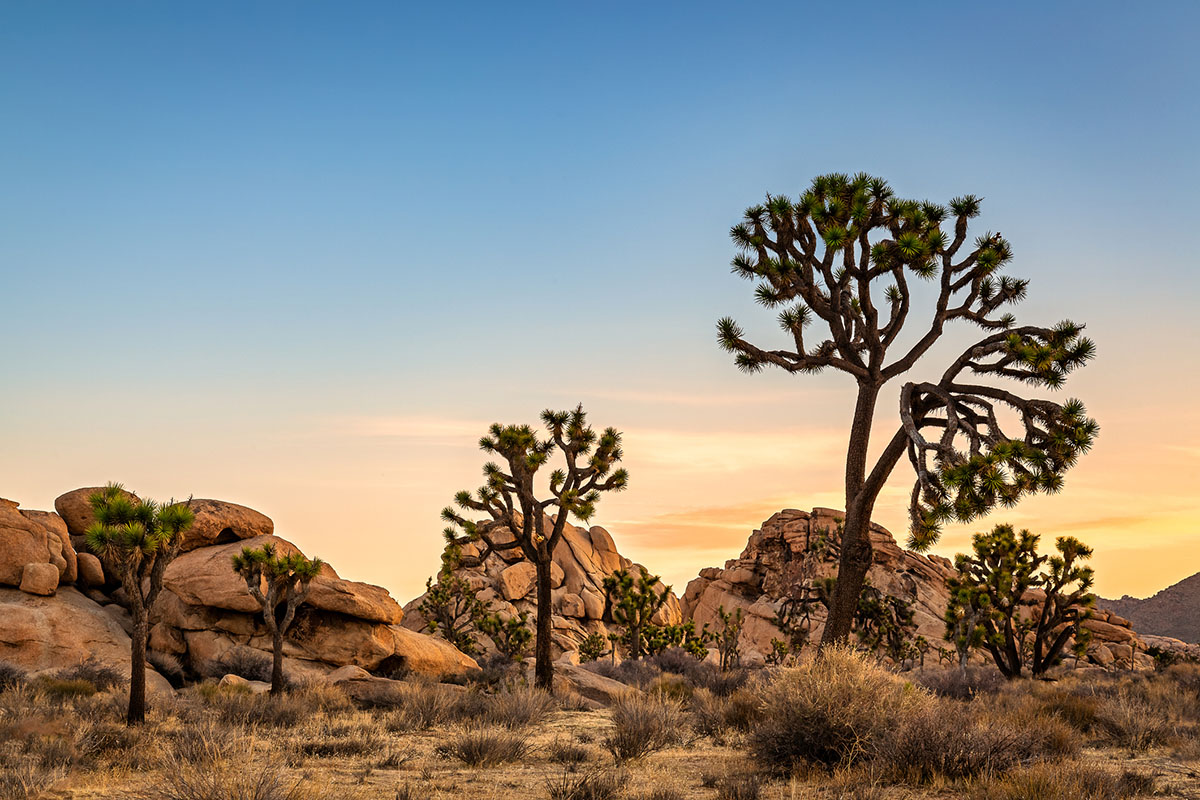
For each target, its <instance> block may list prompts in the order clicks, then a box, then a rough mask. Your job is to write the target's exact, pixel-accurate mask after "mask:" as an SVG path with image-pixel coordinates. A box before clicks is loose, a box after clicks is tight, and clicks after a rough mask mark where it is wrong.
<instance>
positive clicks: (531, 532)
mask: <svg viewBox="0 0 1200 800" xmlns="http://www.w3.org/2000/svg"><path fill="white" fill-rule="evenodd" d="M542 421H543V422H544V423H545V425H546V428H547V431H548V433H549V435H548V436H547V437H546V438H539V436H538V434H536V433H535V432H534V430H533V428H531V427H530V426H528V425H499V424H497V425H493V426H492V427H491V429H490V430H489V431H488V435H487V436H484V437H483V438H482V439H480V440H479V446H480V448H482V449H483V450H484V451H486V452H488V453H494V454H496V455H498V456H499V457H500V458H502V459H503V460H504V465H503V466H501V465H499V464H496V463H492V462H489V463H488V464H486V465H485V466H484V468H483V474H484V477H485V478H486V483H484V485H483V486H482V487H480V488H479V490H478V491H477V492H476V493H475V494H474V495H472V494H471V493H470V492H467V491H463V492H459V493H458V494H457V495H455V497H454V502H455V504H456V505H457V506H458V507H459V509H461V510H462V512H461V513H460V512H459V511H456V510H454V508H450V507H448V508H446V509H444V510H443V511H442V518H443V519H444V520H446V521H447V522H448V523H450V527H448V528H446V530H445V536H446V540H447V544H449V545H451V546H461V545H462V544H465V543H466V542H468V541H482V542H483V544H484V548H485V551H484V553H483V555H482V557H483V558H486V557H487V556H488V555H489V554H491V553H495V554H496V555H497V556H499V558H500V559H501V560H503V561H504V562H506V563H509V564H515V563H517V562H519V561H521V560H522V559H523V558H524V559H528V560H529V561H531V562H533V564H534V566H535V567H536V569H537V636H536V648H535V651H536V660H537V663H536V666H535V667H534V675H535V683H536V684H537V686H538V687H539V688H542V689H545V690H547V691H551V690H552V688H553V687H552V684H553V680H554V665H553V664H552V662H551V660H550V635H551V625H550V622H551V607H550V588H551V586H550V564H551V561H552V559H553V557H554V548H555V547H557V546H558V543H559V542H560V541H561V540H562V536H563V531H564V530H565V529H566V526H567V517H568V516H574V517H575V518H577V519H579V520H582V521H585V522H586V521H587V520H589V519H590V518H591V517H592V515H593V514H594V513H595V511H596V504H597V503H599V502H600V496H601V494H602V493H604V492H609V491H620V490H622V489H624V488H625V486H626V484H627V483H628V481H629V475H628V473H626V471H625V470H624V469H613V465H614V464H616V463H617V462H618V461H620V460H621V455H622V453H621V434H620V433H618V432H617V431H616V430H615V429H614V428H607V429H605V431H604V432H603V433H601V434H599V435H597V434H596V432H595V431H594V430H592V427H591V426H590V425H588V424H587V415H586V414H585V413H584V410H583V406H582V405H581V406H578V407H576V408H575V410H574V411H543V412H542ZM556 453H559V454H561V455H562V457H563V461H564V464H563V466H562V467H560V468H558V469H555V470H554V471H553V472H551V474H550V479H549V487H548V491H549V496H548V497H544V498H541V499H539V498H538V496H537V493H536V488H535V486H534V479H535V477H536V476H537V472H538V470H540V469H541V468H542V467H543V466H545V465H546V464H547V463H549V462H550V460H551V458H553V457H554V456H555V454H556ZM475 513H482V514H487V515H488V519H485V520H483V521H480V522H476V521H474V520H471V519H469V518H468V517H467V516H465V514H475ZM551 515H552V516H551Z"/></svg>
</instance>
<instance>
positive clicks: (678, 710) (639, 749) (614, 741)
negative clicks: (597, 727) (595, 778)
mask: <svg viewBox="0 0 1200 800" xmlns="http://www.w3.org/2000/svg"><path fill="white" fill-rule="evenodd" d="M610 712H611V716H612V722H613V730H612V733H610V734H609V735H608V737H607V738H606V739H605V740H604V746H605V747H606V748H608V752H610V753H612V755H613V758H615V759H616V760H617V762H618V763H622V762H625V761H632V760H634V759H638V758H642V757H644V756H646V755H648V754H650V753H653V752H655V751H658V750H662V749H663V748H664V747H667V746H669V745H672V744H675V743H676V742H678V741H679V740H680V730H681V727H682V724H683V709H682V706H681V705H680V703H679V701H678V700H675V699H674V698H671V697H668V696H667V695H664V694H658V693H652V694H639V693H635V692H630V693H629V694H625V695H622V696H621V697H619V698H617V700H616V701H615V702H614V703H613V705H612V708H611V709H610Z"/></svg>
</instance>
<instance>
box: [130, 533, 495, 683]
mask: <svg viewBox="0 0 1200 800" xmlns="http://www.w3.org/2000/svg"><path fill="white" fill-rule="evenodd" d="M264 544H272V545H273V546H274V547H275V549H276V551H277V552H278V553H280V554H284V555H286V554H291V553H299V552H300V550H299V548H297V547H296V546H295V545H293V544H292V543H291V542H289V541H287V540H286V539H282V538H280V537H278V536H274V535H262V536H256V537H253V538H248V539H237V540H235V541H231V542H226V543H221V544H212V545H208V546H202V547H197V548H195V549H192V550H189V551H188V552H185V553H181V554H180V555H179V556H177V557H176V558H175V560H174V561H173V562H171V564H170V566H169V567H168V568H167V571H166V574H165V576H164V581H163V592H162V595H161V596H160V597H159V599H158V601H157V602H156V603H155V605H154V608H153V609H152V612H151V622H152V623H153V627H152V629H151V644H152V647H153V648H154V649H156V650H161V651H164V652H169V653H171V654H172V655H175V656H176V657H177V658H179V659H180V660H181V661H182V662H183V663H184V664H185V666H186V667H187V668H188V669H190V670H191V671H193V672H195V673H198V674H214V673H215V672H218V671H219V670H220V669H221V665H222V663H223V659H224V658H225V657H226V656H227V654H229V653H230V651H232V650H234V649H236V648H245V647H249V648H253V649H256V650H260V651H262V652H264V653H266V652H269V651H270V649H271V638H270V635H269V633H268V631H267V630H266V626H265V625H264V624H263V622H262V618H261V614H260V610H259V606H258V602H257V601H256V600H255V599H254V598H253V597H252V596H251V595H250V592H249V591H248V590H247V589H246V584H245V581H244V580H243V579H242V578H241V576H239V575H238V574H236V573H235V572H234V571H233V568H232V566H231V561H232V558H233V556H234V555H235V554H237V553H238V552H240V551H241V550H242V548H245V547H249V548H258V547H262V546H263V545H264ZM403 617H404V611H403V609H402V608H401V607H400V605H399V604H398V603H397V602H396V601H395V600H394V599H392V597H391V595H389V594H388V592H387V590H385V589H383V588H382V587H379V586H372V585H371V584H366V583H359V582H357V581H347V580H343V579H342V578H340V577H339V576H338V574H337V572H336V571H335V570H334V569H333V567H332V566H330V565H328V564H325V565H323V566H322V568H321V572H320V574H319V575H318V576H317V577H316V578H315V579H314V580H313V583H312V586H311V588H310V590H309V594H308V597H307V599H306V600H305V602H304V604H303V605H301V606H300V608H299V609H297V612H296V619H295V622H294V623H293V625H292V627H291V629H290V630H289V631H288V634H287V638H286V641H285V644H284V656H285V668H286V669H287V670H288V671H289V672H291V673H293V674H295V675H297V676H300V677H303V676H308V677H314V676H319V675H323V674H325V673H327V672H329V671H331V670H334V669H337V668H338V667H341V666H346V665H354V666H357V667H361V668H363V669H367V670H377V671H381V672H385V673H388V674H395V673H398V672H405V671H409V672H414V673H418V674H422V675H428V676H432V677H441V676H443V675H461V674H464V673H466V672H470V671H472V670H476V669H478V666H477V665H476V664H475V662H474V661H473V660H472V659H470V658H468V657H467V656H464V655H463V654H462V653H460V652H458V651H457V650H455V649H454V648H453V647H451V646H450V645H448V644H447V643H446V642H444V641H442V640H440V639H435V638H433V637H431V636H426V635H424V634H417V633H413V632H411V631H409V630H406V629H404V628H402V627H400V625H399V623H400V622H401V621H402V619H403Z"/></svg>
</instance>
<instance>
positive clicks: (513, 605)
mask: <svg viewBox="0 0 1200 800" xmlns="http://www.w3.org/2000/svg"><path fill="white" fill-rule="evenodd" d="M547 524H548V525H549V524H551V523H550V522H549V520H548V519H547ZM498 541H509V542H511V541H512V539H511V538H508V539H504V538H501V539H500V540H498ZM518 552H519V551H518ZM482 553H483V550H482V549H481V548H480V546H479V544H478V543H472V544H466V545H464V546H463V549H462V560H461V564H460V566H459V568H458V569H457V570H456V572H455V574H456V575H457V576H458V577H460V578H462V579H463V580H465V581H467V582H468V583H469V584H470V585H471V586H472V587H473V588H475V589H476V591H477V595H476V596H477V597H479V599H481V600H484V601H487V602H488V603H490V605H491V608H492V610H494V611H496V612H497V613H499V614H500V616H501V617H502V618H505V619H507V618H509V617H511V616H516V615H518V614H520V613H521V612H528V613H529V615H530V623H531V625H532V618H533V617H534V616H535V614H536V612H537V587H536V569H535V567H534V565H533V564H532V563H531V562H529V561H527V560H524V559H523V558H522V559H521V560H518V561H516V562H515V563H512V564H509V563H507V562H506V561H504V560H503V559H501V558H500V556H499V555H497V554H495V553H490V554H488V555H487V557H486V558H481V555H482ZM514 555H515V553H514ZM619 569H624V570H630V571H632V572H634V573H635V574H636V572H637V570H638V569H639V565H638V564H634V563H633V562H632V561H630V560H629V559H628V558H625V557H624V556H622V555H621V554H620V553H619V552H617V546H616V543H615V542H614V541H613V538H612V536H611V535H609V533H608V531H606V530H604V528H601V527H592V528H578V527H575V526H574V525H567V527H566V529H565V530H564V532H563V538H562V540H561V541H560V542H559V544H558V546H557V547H556V548H555V550H554V558H553V562H552V563H551V566H550V585H551V587H552V591H551V603H552V608H553V614H554V618H553V623H552V633H551V643H552V647H551V651H552V652H553V654H554V657H555V658H557V657H559V656H561V655H563V654H566V653H573V652H575V651H577V650H578V649H579V643H580V642H581V641H583V639H584V637H586V636H587V635H588V634H590V633H599V634H600V635H601V636H604V637H607V636H608V634H609V632H610V628H609V626H610V625H611V620H609V621H606V620H605V619H604V618H603V617H604V605H605V604H604V587H603V582H604V579H605V578H607V577H608V576H609V575H611V574H612V573H613V572H615V571H617V570H619ZM424 599H425V595H421V596H420V597H417V598H416V599H414V600H412V601H411V602H409V603H408V604H407V605H406V606H405V607H404V623H403V624H404V626H405V627H407V628H410V629H412V630H417V631H420V630H424V628H425V624H426V620H425V618H424V617H423V616H422V614H421V612H420V609H419V606H420V605H421V603H422V602H423V601H424ZM654 621H655V622H656V623H657V624H659V625H666V624H677V623H679V622H682V621H683V612H682V609H681V607H680V605H679V599H678V598H677V597H676V596H675V595H674V594H671V595H670V596H669V597H668V598H667V602H666V604H665V605H664V606H663V608H662V609H661V610H660V611H659V612H658V614H657V615H656V616H655V618H654ZM478 639H479V644H480V645H481V646H482V647H483V648H485V649H486V650H489V651H490V650H491V642H490V641H489V640H488V639H487V637H485V636H481V637H478Z"/></svg>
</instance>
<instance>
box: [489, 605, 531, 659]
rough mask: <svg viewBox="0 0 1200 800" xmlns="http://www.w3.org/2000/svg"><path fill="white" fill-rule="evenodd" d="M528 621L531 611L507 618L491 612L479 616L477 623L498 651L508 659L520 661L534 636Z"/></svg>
mask: <svg viewBox="0 0 1200 800" xmlns="http://www.w3.org/2000/svg"><path fill="white" fill-rule="evenodd" d="M528 623H529V612H528V611H522V612H521V613H520V614H516V615H514V616H510V617H508V618H507V619H505V618H504V617H501V616H500V615H499V614H498V613H496V612H491V613H488V614H485V615H483V616H481V617H479V619H478V620H477V621H476V623H475V624H476V627H478V628H479V630H481V631H483V632H484V633H486V634H487V636H488V638H489V639H491V640H492V644H494V645H495V646H496V652H497V653H499V654H500V655H501V656H503V657H504V658H505V659H506V660H507V661H520V660H521V659H522V658H524V657H525V651H526V650H527V649H528V648H529V641H530V639H532V638H533V632H532V631H530V630H529V624H528Z"/></svg>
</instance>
